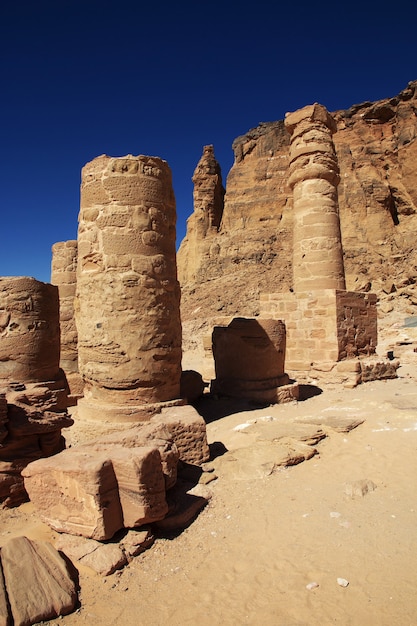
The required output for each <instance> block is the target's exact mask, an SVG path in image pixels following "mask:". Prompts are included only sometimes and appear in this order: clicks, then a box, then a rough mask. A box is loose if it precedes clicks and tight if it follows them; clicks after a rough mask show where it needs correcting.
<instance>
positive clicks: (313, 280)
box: [285, 104, 346, 292]
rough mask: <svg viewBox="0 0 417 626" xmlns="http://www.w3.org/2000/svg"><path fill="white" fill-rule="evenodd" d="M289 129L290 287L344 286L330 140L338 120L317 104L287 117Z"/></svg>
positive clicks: (300, 289) (335, 167)
mask: <svg viewBox="0 0 417 626" xmlns="http://www.w3.org/2000/svg"><path fill="white" fill-rule="evenodd" d="M285 126H286V128H287V130H288V132H289V133H290V134H291V148H290V167H289V181H288V182H289V185H290V187H291V188H292V189H293V198H294V250H293V280H294V291H295V292H303V291H311V290H316V289H346V285H345V272H344V266H343V251H342V240H341V233H340V221H339V207H338V198H337V185H338V184H339V167H338V163H337V157H336V153H335V149H334V144H333V140H332V134H333V133H334V132H336V123H335V121H334V120H333V118H332V117H331V115H330V114H329V113H328V111H327V109H326V108H325V107H324V106H322V105H320V104H312V105H309V106H306V107H304V108H302V109H300V110H298V111H295V112H294V113H289V114H287V115H286V118H285Z"/></svg>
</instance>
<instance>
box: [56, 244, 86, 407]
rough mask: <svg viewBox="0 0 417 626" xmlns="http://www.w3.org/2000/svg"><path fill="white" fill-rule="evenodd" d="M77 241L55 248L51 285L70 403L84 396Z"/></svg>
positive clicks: (61, 359) (61, 361)
mask: <svg viewBox="0 0 417 626" xmlns="http://www.w3.org/2000/svg"><path fill="white" fill-rule="evenodd" d="M77 255H78V249H77V241H76V240H70V241H60V242H57V243H54V245H53V246H52V265H51V283H52V284H53V285H56V286H57V287H58V292H59V323H60V328H61V358H60V362H59V363H60V366H61V367H62V369H63V370H64V372H65V374H66V377H67V381H68V385H69V388H70V403H71V404H74V403H76V400H77V398H80V397H81V396H82V394H83V383H82V379H81V376H80V374H79V372H78V337H77V327H76V325H75V317H74V298H75V292H76V288H77Z"/></svg>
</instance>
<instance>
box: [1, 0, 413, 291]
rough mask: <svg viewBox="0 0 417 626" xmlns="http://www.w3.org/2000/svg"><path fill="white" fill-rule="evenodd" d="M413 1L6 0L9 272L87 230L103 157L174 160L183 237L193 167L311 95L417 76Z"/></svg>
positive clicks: (223, 153) (20, 270)
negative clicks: (85, 187)
mask: <svg viewBox="0 0 417 626" xmlns="http://www.w3.org/2000/svg"><path fill="white" fill-rule="evenodd" d="M416 7H417V5H416V4H415V3H414V2H412V1H411V0H408V1H404V0H399V1H397V2H396V3H394V4H392V5H390V8H389V10H388V9H386V8H384V7H383V5H382V4H381V3H374V2H372V3H364V2H361V3H359V2H355V1H352V2H350V3H338V2H328V1H327V0H323V1H322V2H320V3H318V2H303V1H302V0H300V1H298V2H292V3H291V2H286V3H281V2H280V1H279V0H275V1H269V2H265V1H264V0H260V1H258V2H256V3H254V2H253V3H250V4H248V5H247V4H245V5H242V4H241V3H238V2H234V1H231V2H228V1H227V0H223V2H218V1H217V0H213V1H212V2H209V3H198V2H196V1H194V2H181V1H177V2H167V1H165V0H160V1H159V2H156V1H155V2H153V1H151V0H147V1H144V0H142V1H140V0H136V1H133V0H124V1H123V2H116V1H115V0H113V1H112V2H108V1H107V0H102V1H101V2H99V1H97V0H54V1H49V0H38V1H35V0H31V1H28V0H13V2H12V1H11V0H9V1H8V2H7V1H6V2H3V3H2V6H1V8H0V79H1V98H0V113H1V115H0V161H1V169H0V183H1V195H0V211H1V231H0V232H1V237H0V275H1V276H8V275H27V276H34V277H35V278H38V279H39V280H43V281H49V280H50V264H51V246H52V244H53V243H55V242H56V241H64V240H66V239H75V238H76V234H77V217H78V209H79V185H80V171H81V168H82V167H83V165H85V163H87V162H88V161H90V160H92V159H93V158H95V157H96V156H98V155H100V154H103V153H105V154H108V155H111V156H123V155H125V154H145V155H152V156H159V157H161V158H163V159H165V160H166V161H167V162H168V163H169V165H170V167H171V170H172V174H173V184H174V192H175V196H176V202H177V214H178V222H177V237H178V241H180V240H181V239H182V238H183V236H184V234H185V228H186V219H187V217H188V216H189V215H190V214H191V212H192V208H193V207H192V191H193V187H192V182H191V177H192V174H193V171H194V168H195V166H196V164H197V162H198V160H199V158H200V156H201V153H202V149H203V146H204V145H206V144H213V145H214V151H215V155H216V157H217V159H218V161H219V162H220V165H221V167H222V173H223V179H224V183H225V182H226V178H227V174H228V172H229V170H230V168H231V166H232V164H233V152H232V142H233V140H234V139H235V138H236V137H237V136H239V135H242V134H244V133H246V132H247V131H248V130H249V129H250V128H253V127H255V126H257V125H258V124H259V122H261V121H262V122H267V121H273V120H277V119H283V117H284V115H285V113H286V112H287V111H293V110H295V109H298V108H300V107H302V106H304V105H306V104H310V103H312V102H320V103H322V104H324V105H325V106H326V107H327V108H328V109H329V110H330V111H334V110H336V109H344V108H348V107H350V106H351V105H353V104H357V103H359V102H363V101H365V100H377V99H380V98H385V97H390V96H394V95H396V94H397V93H398V92H399V91H401V90H402V89H404V88H405V87H406V85H407V83H408V82H409V81H410V80H416V79H417V37H416V36H415V32H416V24H417V8H416Z"/></svg>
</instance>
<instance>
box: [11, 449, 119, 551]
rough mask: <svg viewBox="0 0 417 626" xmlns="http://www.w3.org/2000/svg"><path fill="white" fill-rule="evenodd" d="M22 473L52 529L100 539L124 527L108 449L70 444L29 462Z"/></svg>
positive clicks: (40, 512) (108, 536)
mask: <svg viewBox="0 0 417 626" xmlns="http://www.w3.org/2000/svg"><path fill="white" fill-rule="evenodd" d="M22 475H23V477H24V482H25V488H26V491H27V492H28V494H29V497H30V499H31V501H32V502H33V504H34V505H35V507H36V509H37V510H38V512H39V515H40V517H41V518H42V520H43V521H44V522H45V523H47V524H48V525H49V526H51V528H53V529H54V530H56V531H58V532H66V533H69V534H73V535H82V536H84V537H91V538H92V539H97V540H100V541H102V540H105V539H110V538H111V537H113V535H114V534H115V532H116V531H118V530H120V528H123V515H122V509H121V505H120V500H119V492H118V485H117V480H116V476H115V473H114V469H113V465H112V462H111V460H110V458H109V454H108V453H107V452H100V451H97V450H94V449H93V448H90V449H89V450H88V451H87V450H86V449H81V450H80V449H77V448H69V449H68V450H64V451H63V452H61V453H60V454H58V455H55V456H53V457H50V458H47V459H39V460H38V461H34V462H33V463H30V464H29V465H28V466H27V467H26V468H25V469H24V470H23V472H22Z"/></svg>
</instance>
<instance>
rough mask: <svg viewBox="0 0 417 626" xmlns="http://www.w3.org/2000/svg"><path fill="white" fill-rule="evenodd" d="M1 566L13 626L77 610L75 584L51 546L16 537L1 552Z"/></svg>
mask: <svg viewBox="0 0 417 626" xmlns="http://www.w3.org/2000/svg"><path fill="white" fill-rule="evenodd" d="M1 562H2V566H3V572H4V579H5V584H6V589H7V594H8V598H9V602H10V607H11V612H12V615H13V620H14V626H29V625H30V624H35V623H36V622H40V621H43V620H49V619H52V618H55V617H58V616H60V615H67V614H68V613H71V611H73V610H74V608H75V605H76V602H77V590H76V586H75V583H74V581H73V580H72V578H71V576H70V574H69V572H68V568H67V564H66V563H65V561H64V559H63V558H62V557H61V556H60V555H59V553H58V552H57V551H56V550H55V548H53V546H52V545H51V544H49V543H47V542H40V541H32V540H30V539H28V538H27V537H15V538H13V539H11V540H10V541H8V542H7V543H6V544H5V545H4V547H3V548H2V550H1Z"/></svg>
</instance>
